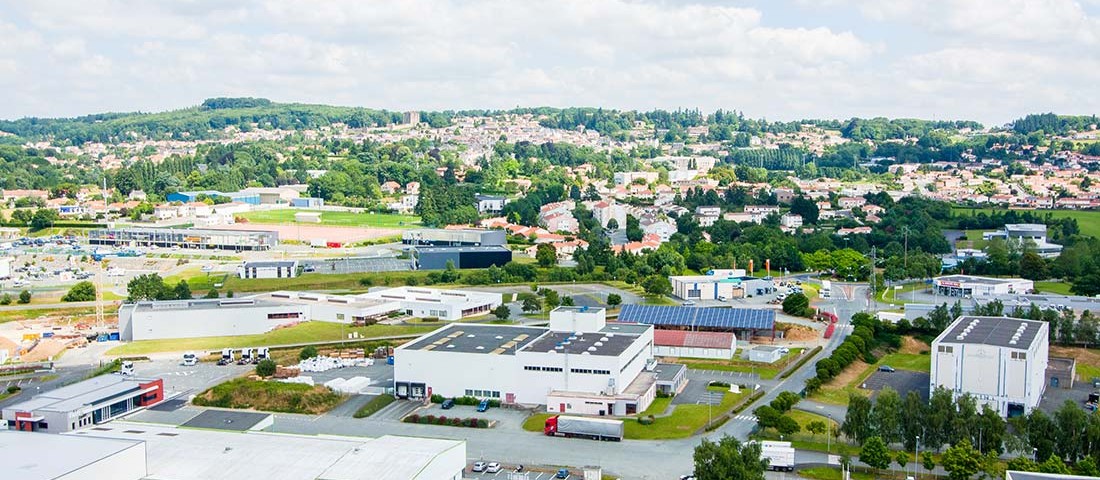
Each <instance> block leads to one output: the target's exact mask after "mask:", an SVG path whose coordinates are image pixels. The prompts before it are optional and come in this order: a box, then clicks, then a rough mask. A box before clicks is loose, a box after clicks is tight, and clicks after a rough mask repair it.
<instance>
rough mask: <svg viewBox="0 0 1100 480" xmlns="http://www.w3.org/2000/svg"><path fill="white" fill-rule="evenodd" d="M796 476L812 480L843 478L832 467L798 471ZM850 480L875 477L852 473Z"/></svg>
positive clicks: (838, 470)
mask: <svg viewBox="0 0 1100 480" xmlns="http://www.w3.org/2000/svg"><path fill="white" fill-rule="evenodd" d="M798 476H800V477H802V478H810V479H813V480H841V479H842V478H844V475H843V474H842V473H841V472H840V469H839V468H834V467H814V468H805V469H802V470H799V471H798ZM851 478H853V479H854V480H872V479H873V478H875V476H874V475H871V474H870V473H866V472H852V476H851Z"/></svg>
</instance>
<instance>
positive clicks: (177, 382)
mask: <svg viewBox="0 0 1100 480" xmlns="http://www.w3.org/2000/svg"><path fill="white" fill-rule="evenodd" d="M182 361H183V359H182V358H180V359H160V360H151V361H138V362H134V375H136V376H139V377H152V378H163V379H164V390H165V393H166V394H167V395H168V396H173V395H180V396H183V397H187V396H190V395H194V394H197V393H199V392H201V391H203V390H206V389H207V388H210V387H212V386H214V385H217V384H219V383H221V382H224V381H226V380H229V379H230V378H233V377H237V376H240V375H244V374H245V373H248V372H250V371H252V370H253V369H254V368H255V367H254V366H252V365H225V366H218V365H215V364H213V363H208V362H200V363H198V364H196V365H192V366H184V365H183V364H182Z"/></svg>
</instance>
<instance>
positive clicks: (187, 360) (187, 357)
mask: <svg viewBox="0 0 1100 480" xmlns="http://www.w3.org/2000/svg"><path fill="white" fill-rule="evenodd" d="M198 363H199V356H198V355H195V352H187V353H184V354H183V366H185V367H193V366H195V365H198Z"/></svg>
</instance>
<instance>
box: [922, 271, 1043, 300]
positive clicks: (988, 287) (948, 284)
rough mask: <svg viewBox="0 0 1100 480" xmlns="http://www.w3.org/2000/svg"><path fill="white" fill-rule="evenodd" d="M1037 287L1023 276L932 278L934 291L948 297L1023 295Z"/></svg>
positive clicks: (949, 276)
mask: <svg viewBox="0 0 1100 480" xmlns="http://www.w3.org/2000/svg"><path fill="white" fill-rule="evenodd" d="M1034 289H1035V282H1032V281H1031V280H1026V279H1023V278H990V277H975V276H972V275H948V276H944V277H936V278H933V279H932V291H933V293H935V294H936V295H944V296H948V297H967V298H971V297H987V296H990V295H1021V294H1025V293H1028V292H1031V291H1032V290H1034Z"/></svg>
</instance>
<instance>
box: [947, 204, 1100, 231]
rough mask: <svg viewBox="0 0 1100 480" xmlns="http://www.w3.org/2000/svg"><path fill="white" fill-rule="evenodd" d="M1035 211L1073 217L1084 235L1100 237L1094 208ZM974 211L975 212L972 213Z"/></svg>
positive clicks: (961, 211)
mask: <svg viewBox="0 0 1100 480" xmlns="http://www.w3.org/2000/svg"><path fill="white" fill-rule="evenodd" d="M951 210H952V213H953V214H955V215H956V216H958V215H971V214H974V215H976V214H978V213H979V212H984V213H985V214H986V215H988V214H990V213H992V212H993V211H994V209H992V208H973V209H972V208H967V207H951ZM1031 211H1032V212H1034V213H1040V214H1047V213H1050V214H1052V215H1053V216H1054V218H1073V219H1076V220H1077V227H1078V228H1079V229H1080V230H1081V234H1082V235H1089V236H1093V237H1097V238H1100V211H1093V210H1031ZM971 212H973V213H971Z"/></svg>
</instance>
